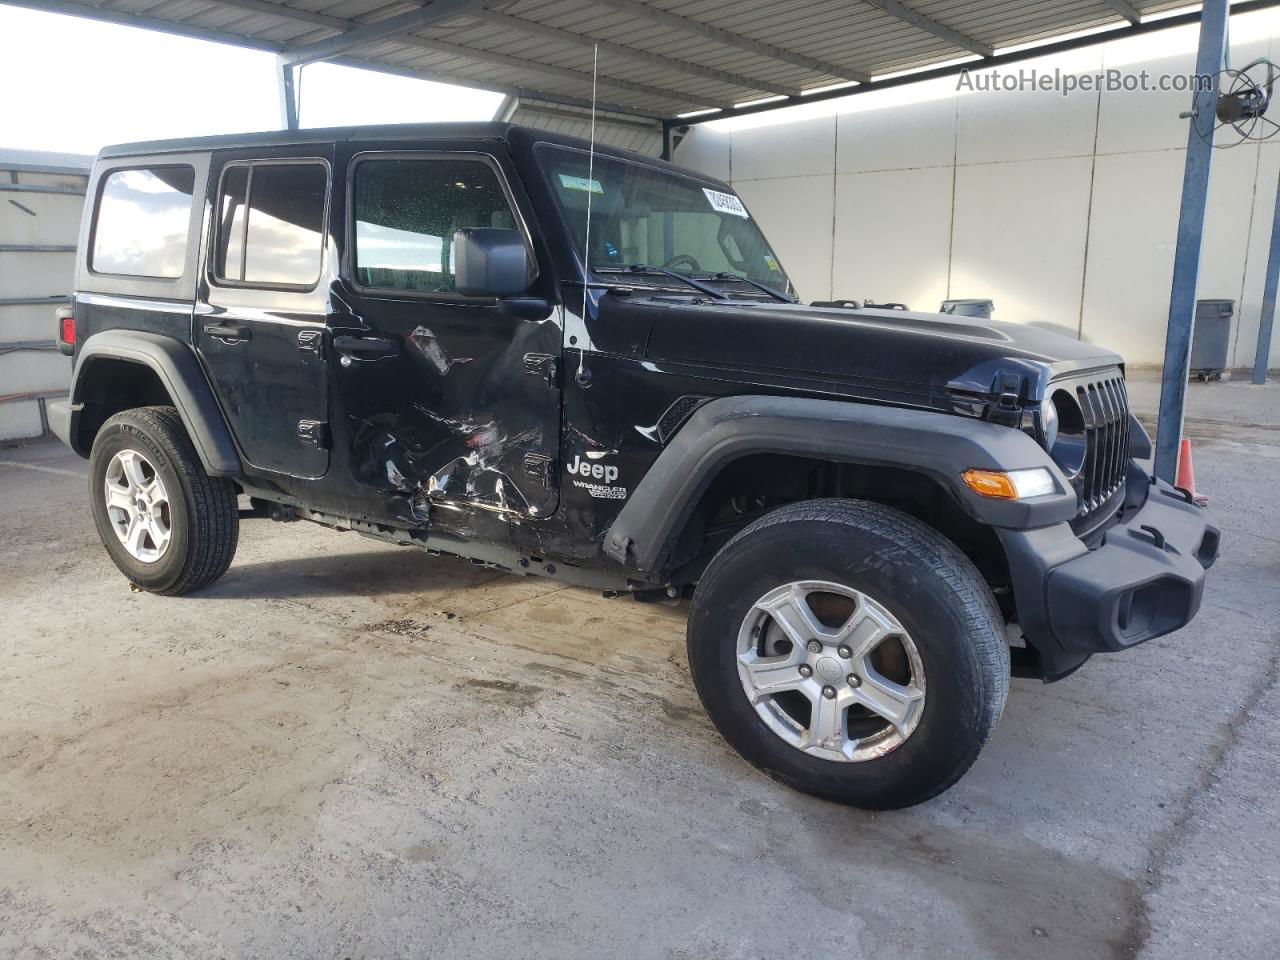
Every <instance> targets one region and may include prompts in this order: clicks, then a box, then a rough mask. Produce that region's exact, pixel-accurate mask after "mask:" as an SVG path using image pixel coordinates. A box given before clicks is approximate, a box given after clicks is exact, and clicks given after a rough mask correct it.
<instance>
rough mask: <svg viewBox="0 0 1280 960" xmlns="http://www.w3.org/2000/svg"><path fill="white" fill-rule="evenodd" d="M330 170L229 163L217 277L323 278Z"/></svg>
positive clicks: (276, 282) (311, 281)
mask: <svg viewBox="0 0 1280 960" xmlns="http://www.w3.org/2000/svg"><path fill="white" fill-rule="evenodd" d="M328 182H329V177H328V172H327V170H326V168H325V167H324V166H323V165H322V164H319V163H252V164H234V165H229V166H228V167H227V168H226V170H225V171H224V172H223V175H222V186H221V188H220V189H219V191H218V241H217V244H216V247H215V251H216V255H215V257H214V274H215V276H217V277H218V278H219V279H220V280H229V281H231V282H233V283H251V284H261V285H264V286H284V287H312V286H314V285H315V283H316V281H317V280H319V279H320V257H321V252H322V251H323V249H324V202H325V194H326V193H327V190H328Z"/></svg>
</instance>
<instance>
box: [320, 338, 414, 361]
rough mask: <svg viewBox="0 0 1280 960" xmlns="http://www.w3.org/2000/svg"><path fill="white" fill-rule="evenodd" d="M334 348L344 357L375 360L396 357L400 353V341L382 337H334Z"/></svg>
mask: <svg viewBox="0 0 1280 960" xmlns="http://www.w3.org/2000/svg"><path fill="white" fill-rule="evenodd" d="M333 348H334V349H335V350H337V351H338V352H339V353H341V354H343V355H344V356H348V357H360V358H362V359H366V360H375V359H377V358H378V357H394V356H395V355H396V354H397V353H399V352H400V341H399V340H384V339H383V338H381V337H334V338H333Z"/></svg>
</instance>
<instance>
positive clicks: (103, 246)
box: [89, 166, 196, 280]
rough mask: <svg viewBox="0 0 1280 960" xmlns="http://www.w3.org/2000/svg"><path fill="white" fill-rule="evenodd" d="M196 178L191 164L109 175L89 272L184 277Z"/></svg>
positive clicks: (101, 198)
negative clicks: (183, 271)
mask: <svg viewBox="0 0 1280 960" xmlns="http://www.w3.org/2000/svg"><path fill="white" fill-rule="evenodd" d="M195 179H196V174H195V170H194V169H193V168H191V167H188V166H172V167H142V168H138V169H135V170H115V171H112V172H111V173H109V174H107V176H106V178H105V179H104V180H103V182H102V189H101V190H100V191H99V193H98V212H97V218H96V220H95V226H94V231H93V253H92V256H91V259H90V261H89V268H90V269H91V270H93V271H94V272H95V273H113V274H118V275H122V276H128V277H154V278H158V279H165V280H174V279H177V278H178V277H181V276H182V270H183V266H184V265H185V264H186V261H187V231H188V228H189V227H190V224H191V197H192V194H193V193H194V190H195Z"/></svg>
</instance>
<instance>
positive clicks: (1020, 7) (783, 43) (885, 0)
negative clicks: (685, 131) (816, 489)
mask: <svg viewBox="0 0 1280 960" xmlns="http://www.w3.org/2000/svg"><path fill="white" fill-rule="evenodd" d="M0 2H8V3H12V4H14V5H17V6H24V7H31V8H35V9H42V10H47V11H50V12H55V13H67V14H72V15H76V16H83V17H89V18H93V19H97V20H106V21H110V22H113V23H121V24H128V25H133V26H138V27H145V28H148V29H154V30H160V31H165V32H169V33H175V34H181V35H184V36H191V37H199V38H202V39H207V40H216V41H220V42H224V43H231V44H236V45H239V46H246V47H252V48H256V49H261V50H267V51H271V52H274V53H277V54H279V55H280V56H281V58H282V62H284V63H292V64H295V65H296V64H303V63H310V62H317V61H320V60H329V61H333V62H337V63H343V64H348V65H352V66H360V67H366V68H370V69H374V70H381V71H384V72H390V73H396V74H402V75H406V76H412V77H419V78H422V79H427V80H437V81H444V82H448V83H458V84H463V85H466V86H471V87H478V88H481V89H487V90H492V91H495V92H498V93H505V94H508V95H511V96H515V97H520V98H522V99H525V100H529V99H532V100H537V101H541V102H543V103H545V104H553V105H555V104H558V105H561V106H569V107H576V108H582V107H585V106H589V105H590V100H591V87H592V85H591V80H592V77H591V69H592V53H593V46H595V45H596V44H598V45H599V85H598V105H599V107H600V109H602V110H607V111H610V112H613V113H615V114H625V115H630V116H632V117H643V118H647V119H649V120H671V119H673V118H675V117H678V116H680V115H681V114H686V113H690V112H693V111H702V110H711V109H716V108H718V109H719V111H721V112H720V113H719V114H717V115H719V116H723V115H725V114H726V113H729V112H730V111H733V110H734V108H735V105H738V107H739V112H741V109H742V108H741V105H742V104H744V103H746V102H750V101H763V100H765V99H766V98H776V99H774V100H773V101H771V102H769V103H768V104H767V106H768V107H769V108H776V107H783V106H790V105H793V104H794V103H797V102H807V101H808V100H811V99H814V98H815V94H816V97H817V98H818V99H821V98H823V93H826V94H827V95H833V94H834V93H835V91H832V90H824V88H831V87H832V86H833V85H838V84H846V85H848V84H858V85H861V86H862V87H863V88H874V87H875V86H877V85H878V84H879V83H887V82H888V81H890V80H892V77H891V76H887V75H894V74H899V73H900V72H901V71H906V70H928V68H930V67H940V66H942V65H947V64H953V63H954V61H956V60H957V59H958V58H962V57H969V58H975V59H974V64H975V65H982V64H983V63H984V62H985V63H997V62H1000V60H1001V59H1003V58H1004V53H1003V51H1006V50H1007V49H1008V48H1010V47H1018V46H1021V45H1025V44H1031V43H1037V42H1047V43H1049V44H1050V46H1054V45H1055V44H1054V43H1053V41H1054V40H1055V39H1061V38H1064V37H1065V36H1066V35H1068V34H1075V33H1078V32H1080V31H1087V30H1091V29H1098V28H1106V27H1108V26H1114V27H1116V30H1115V31H1107V32H1105V33H1102V34H1100V35H1099V36H1097V37H1096V38H1089V41H1088V42H1097V41H1100V40H1104V39H1110V38H1111V37H1113V36H1116V35H1120V34H1123V33H1125V32H1141V31H1143V29H1144V28H1150V27H1151V26H1153V24H1151V23H1150V22H1146V23H1144V22H1143V20H1144V18H1148V17H1151V16H1152V15H1153V14H1159V13H1162V12H1167V11H1170V10H1174V9H1178V8H1182V9H1185V8H1186V6H1187V5H1186V3H1185V2H1182V0H1031V2H1016V0H906V2H901V0H430V2H424V0H89V2H78V0H0ZM1262 5H1269V4H1264V3H1260V2H1257V0H1255V2H1254V3H1248V4H1244V5H1243V6H1244V7H1253V6H1262ZM1197 16H1198V13H1193V14H1190V15H1184V16H1182V17H1179V18H1178V20H1180V21H1186V20H1188V19H1194V18H1196V17H1197ZM1077 42H1078V41H1077ZM1025 56H1026V53H1025V52H1021V53H1015V54H1014V57H1011V58H1015V57H1025ZM979 58H980V59H979ZM934 72H938V71H934ZM893 82H894V83H900V82H902V78H898V79H896V80H893ZM856 89H858V88H857V87H850V86H846V87H844V88H841V89H839V93H840V94H841V95H844V94H848V93H850V92H853V90H856ZM764 106H765V104H764V103H758V104H753V105H749V106H747V107H746V110H747V111H749V112H754V111H755V110H757V109H762V108H763V107H764ZM708 118H711V117H710V115H708Z"/></svg>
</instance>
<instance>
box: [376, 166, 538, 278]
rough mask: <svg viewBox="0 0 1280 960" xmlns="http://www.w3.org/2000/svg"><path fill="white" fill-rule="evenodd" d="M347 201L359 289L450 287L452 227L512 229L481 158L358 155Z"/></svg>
mask: <svg viewBox="0 0 1280 960" xmlns="http://www.w3.org/2000/svg"><path fill="white" fill-rule="evenodd" d="M353 201H354V220H355V234H356V236H355V279H356V282H357V283H359V284H360V285H362V286H365V287H377V288H382V289H389V290H412V291H416V292H420V293H452V292H453V291H454V289H455V286H454V275H453V256H452V246H453V235H454V233H456V232H457V231H459V230H463V229H466V228H468V227H502V228H505V229H508V230H510V229H515V227H516V218H515V215H514V214H513V213H512V211H511V205H510V204H509V203H508V202H507V197H506V194H505V193H504V192H503V190H502V184H501V182H500V181H499V180H498V175H497V173H496V171H495V170H494V169H493V167H491V166H490V165H489V164H488V163H486V162H484V161H483V160H472V159H466V158H455V157H441V158H438V159H431V158H423V159H418V158H413V159H409V158H406V159H385V160H384V159H369V160H362V161H360V162H359V163H358V164H356V168H355V188H354V198H353Z"/></svg>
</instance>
